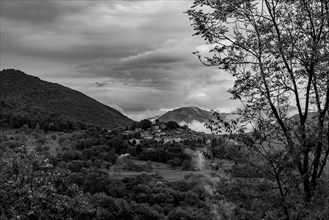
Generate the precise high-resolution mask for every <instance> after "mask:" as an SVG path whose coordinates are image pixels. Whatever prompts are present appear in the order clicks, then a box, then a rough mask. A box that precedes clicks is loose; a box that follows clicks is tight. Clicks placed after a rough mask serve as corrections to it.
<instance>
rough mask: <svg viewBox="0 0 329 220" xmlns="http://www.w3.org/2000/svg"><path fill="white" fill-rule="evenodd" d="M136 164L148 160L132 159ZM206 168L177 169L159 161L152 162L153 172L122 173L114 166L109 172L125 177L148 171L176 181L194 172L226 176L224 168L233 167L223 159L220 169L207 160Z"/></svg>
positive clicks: (111, 174) (194, 173) (118, 176)
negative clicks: (215, 168)
mask: <svg viewBox="0 0 329 220" xmlns="http://www.w3.org/2000/svg"><path fill="white" fill-rule="evenodd" d="M131 160H132V161H133V162H134V164H136V165H144V164H145V163H146V161H140V160H135V159H131ZM205 163H206V164H205V166H204V169H202V170H182V168H181V167H177V168H175V169H173V168H171V167H168V165H167V164H165V163H159V162H152V167H153V170H152V171H151V172H145V171H142V172H136V171H124V170H121V171H120V173H116V172H115V171H114V170H113V168H111V169H110V171H109V174H110V176H112V177H114V178H124V177H135V176H137V175H140V174H142V173H146V174H149V175H152V174H159V175H161V176H162V177H164V178H165V179H166V180H168V181H175V180H182V179H184V178H185V176H187V175H190V174H193V175H204V176H211V175H213V173H216V175H219V176H226V175H227V174H226V173H225V171H224V169H225V168H229V167H231V162H229V161H223V166H222V168H223V169H219V170H217V171H212V170H211V169H210V166H209V164H210V162H209V161H206V162H205Z"/></svg>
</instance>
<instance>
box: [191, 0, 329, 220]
mask: <svg viewBox="0 0 329 220" xmlns="http://www.w3.org/2000/svg"><path fill="white" fill-rule="evenodd" d="M207 6H208V8H207V10H203V7H207ZM187 13H188V15H189V17H190V19H191V20H192V21H193V26H194V29H195V31H196V33H195V35H200V36H201V37H202V38H203V39H205V41H206V42H207V43H209V44H212V45H213V48H212V49H211V50H210V51H209V53H208V54H207V55H205V56H204V57H203V54H201V53H199V52H195V54H196V55H197V56H198V57H199V59H200V61H201V62H202V63H203V64H205V65H209V66H217V67H219V68H220V69H224V70H226V71H227V72H229V73H230V74H231V75H232V76H233V77H235V79H236V80H235V83H234V86H233V88H231V89H230V90H229V92H230V93H231V94H232V95H233V98H234V99H237V100H240V101H241V102H242V104H243V106H244V108H243V109H240V112H239V113H240V115H241V116H242V117H241V119H240V120H232V121H230V122H228V121H224V120H223V119H221V118H220V115H219V113H215V116H216V117H217V120H213V121H212V123H211V125H210V127H212V128H213V129H214V130H215V131H219V132H223V131H224V132H226V133H227V134H230V136H231V137H233V138H235V139H236V140H237V141H239V143H241V144H243V146H244V147H246V148H247V151H245V152H244V155H243V157H239V158H238V159H239V160H243V161H244V162H246V163H249V164H250V165H251V166H256V167H258V168H259V169H260V170H262V171H263V172H264V174H266V175H267V176H269V177H271V178H274V179H275V180H276V184H277V187H278V188H277V189H278V193H279V195H280V201H281V202H280V204H279V206H278V207H280V209H281V208H282V209H283V210H284V213H285V216H286V218H294V216H296V215H295V214H294V213H292V212H289V211H288V210H289V209H296V210H298V209H297V208H296V207H308V204H310V203H311V201H312V198H313V197H315V195H316V194H317V190H318V189H317V188H318V187H317V186H318V184H319V182H320V180H321V177H322V176H323V173H324V172H323V170H324V167H325V166H326V162H327V159H328V155H329V148H328V136H329V135H328V128H329V123H328V106H329V74H328V61H329V59H328V57H329V56H328V55H329V54H328V46H329V44H328V33H329V1H327V0H316V1H304V0H297V1H282V0H274V1H268V0H261V1H256V0H248V1H240V0H234V1H232V0H221V1H211V0H210V1H208V0H196V1H195V2H194V4H193V6H192V8H191V10H189V11H187ZM292 105H294V106H296V107H292ZM311 109H313V110H312V111H311ZM291 110H294V111H296V112H297V115H295V116H293V117H291V115H290V112H291ZM248 122H252V123H251V124H250V126H252V131H251V132H249V133H246V132H244V129H242V128H241V126H242V127H243V126H244V127H246V124H247V123H248ZM294 188H298V189H302V190H300V191H299V190H298V191H295V190H292V189H294ZM301 197H302V198H303V199H301V200H300V199H297V198H301ZM291 199H293V201H294V203H290V202H292V201H291ZM288 204H293V206H294V208H291V207H290V206H289V205H288ZM300 211H301V210H300ZM308 215H310V213H308V214H305V215H304V216H303V218H306V217H307V216H308Z"/></svg>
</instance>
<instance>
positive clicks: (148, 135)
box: [122, 121, 209, 145]
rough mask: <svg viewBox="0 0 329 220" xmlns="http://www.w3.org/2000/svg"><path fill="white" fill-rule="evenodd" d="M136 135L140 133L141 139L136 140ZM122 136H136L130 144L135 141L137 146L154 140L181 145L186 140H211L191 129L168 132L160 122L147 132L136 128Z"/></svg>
mask: <svg viewBox="0 0 329 220" xmlns="http://www.w3.org/2000/svg"><path fill="white" fill-rule="evenodd" d="M136 133H139V134H140V137H138V138H136V135H135V134H136ZM122 134H123V135H124V136H128V137H129V136H135V138H132V139H130V140H129V142H133V141H134V142H135V144H137V145H138V144H139V143H140V141H141V140H154V141H157V142H161V143H173V142H176V143H179V142H182V141H184V140H186V139H188V140H191V139H198V138H207V139H208V138H209V137H208V136H209V135H207V134H205V133H203V132H195V131H192V130H190V129H183V128H177V129H174V130H166V124H165V123H164V122H158V121H156V122H155V123H153V124H152V126H151V127H150V128H148V129H146V130H144V129H142V128H135V130H125V131H123V133H122ZM138 136H139V135H138Z"/></svg>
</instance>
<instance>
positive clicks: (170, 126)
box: [167, 121, 179, 130]
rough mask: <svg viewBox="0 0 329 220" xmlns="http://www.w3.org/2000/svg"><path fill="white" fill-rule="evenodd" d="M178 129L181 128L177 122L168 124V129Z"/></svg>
mask: <svg viewBox="0 0 329 220" xmlns="http://www.w3.org/2000/svg"><path fill="white" fill-rule="evenodd" d="M177 128H179V124H177V122H175V121H168V122H167V129H169V130H171V129H177Z"/></svg>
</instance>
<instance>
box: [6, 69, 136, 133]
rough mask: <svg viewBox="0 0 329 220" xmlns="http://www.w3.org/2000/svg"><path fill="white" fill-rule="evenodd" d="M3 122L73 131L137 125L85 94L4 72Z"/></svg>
mask: <svg viewBox="0 0 329 220" xmlns="http://www.w3.org/2000/svg"><path fill="white" fill-rule="evenodd" d="M0 122H1V124H2V125H3V124H5V125H6V126H9V127H14V128H17V127H21V126H22V125H24V124H27V125H29V126H30V127H34V126H35V125H36V124H37V123H39V124H40V125H41V126H42V127H43V128H44V127H48V126H56V128H59V127H63V128H67V129H72V127H74V126H77V125H78V124H93V125H98V126H102V127H107V128H115V127H118V126H128V125H130V124H131V123H132V122H133V121H132V120H131V119H129V118H128V117H126V116H125V115H123V114H122V113H120V112H119V111H117V110H115V109H113V108H111V107H109V106H106V105H104V104H102V103H100V102H98V101H96V100H94V99H92V98H90V97H88V96H86V95H84V94H82V93H81V92H78V91H75V90H72V89H70V88H67V87H64V86H62V85H59V84H56V83H50V82H46V81H43V80H40V79H39V78H37V77H34V76H30V75H27V74H25V73H23V72H21V71H19V70H14V69H8V70H2V71H1V72H0ZM55 130H58V129H55Z"/></svg>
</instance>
